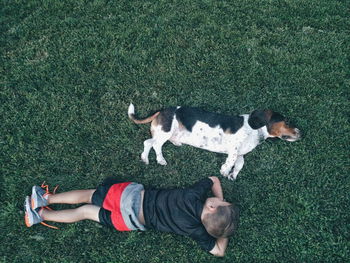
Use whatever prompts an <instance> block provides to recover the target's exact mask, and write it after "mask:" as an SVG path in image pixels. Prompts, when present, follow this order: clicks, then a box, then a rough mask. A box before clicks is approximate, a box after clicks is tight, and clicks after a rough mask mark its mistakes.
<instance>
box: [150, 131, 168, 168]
mask: <svg viewBox="0 0 350 263" xmlns="http://www.w3.org/2000/svg"><path fill="white" fill-rule="evenodd" d="M166 135H168V136H166ZM169 138H170V134H169V133H163V134H162V136H159V137H157V139H156V140H155V142H154V144H153V149H154V151H155V152H156V155H157V162H158V163H159V164H160V165H167V162H166V160H165V159H164V157H163V153H162V146H163V144H164V143H165V142H166V141H167V140H168V139H169Z"/></svg>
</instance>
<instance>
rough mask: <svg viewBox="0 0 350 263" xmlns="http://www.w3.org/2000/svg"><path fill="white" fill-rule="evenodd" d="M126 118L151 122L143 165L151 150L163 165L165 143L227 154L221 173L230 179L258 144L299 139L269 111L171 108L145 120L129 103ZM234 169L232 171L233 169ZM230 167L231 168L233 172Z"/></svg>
mask: <svg viewBox="0 0 350 263" xmlns="http://www.w3.org/2000/svg"><path fill="white" fill-rule="evenodd" d="M128 115H129V117H130V119H132V120H133V121H134V122H135V123H137V124H143V123H148V122H152V123H151V134H152V138H151V139H148V140H145V141H144V143H143V144H144V150H143V152H142V154H141V159H142V161H143V162H145V163H146V164H148V163H149V161H148V154H149V152H150V150H151V148H152V147H153V149H154V151H155V152H156V155H157V162H158V163H159V164H161V165H166V164H167V162H166V161H165V159H164V157H163V154H162V146H163V144H164V143H165V142H166V141H168V140H169V141H171V142H172V143H173V144H175V145H178V146H180V145H182V144H188V145H192V146H194V147H197V148H201V149H205V150H208V151H212V152H218V153H225V154H227V155H228V157H227V159H226V162H225V163H224V164H223V165H222V166H221V169H220V173H221V174H222V175H223V176H225V177H228V178H229V179H231V180H234V179H236V177H237V174H238V173H239V171H240V170H241V169H242V167H243V164H244V158H243V156H244V155H245V154H246V153H248V152H250V151H252V150H253V149H254V148H255V147H256V146H257V145H258V144H259V143H260V142H261V141H263V140H265V139H267V138H271V137H278V138H281V139H283V140H287V141H291V142H294V141H296V140H298V139H299V138H300V132H299V130H298V129H297V128H293V127H290V126H289V125H287V123H286V120H285V118H284V117H283V116H282V115H281V114H279V113H276V112H273V111H271V110H255V111H253V112H252V113H251V114H243V115H239V116H227V115H223V114H217V113H211V112H207V111H203V110H201V109H198V108H192V107H170V108H167V109H164V110H161V111H158V112H156V113H155V114H153V115H151V116H149V117H147V118H145V119H137V118H135V108H134V105H133V104H130V106H129V110H128ZM233 167H234V168H233ZM232 168H233V169H232Z"/></svg>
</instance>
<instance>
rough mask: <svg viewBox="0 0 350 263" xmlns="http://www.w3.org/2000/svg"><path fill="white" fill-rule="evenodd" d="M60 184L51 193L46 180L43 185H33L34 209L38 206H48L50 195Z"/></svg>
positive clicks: (32, 198)
mask: <svg viewBox="0 0 350 263" xmlns="http://www.w3.org/2000/svg"><path fill="white" fill-rule="evenodd" d="M57 188H58V186H56V187H55V189H54V190H53V191H52V193H50V191H49V186H48V185H47V184H45V182H43V183H42V185H41V186H37V185H34V186H33V187H32V195H31V200H32V201H31V202H32V209H36V208H38V207H47V206H48V201H47V199H48V197H49V195H51V194H55V192H56V190H57Z"/></svg>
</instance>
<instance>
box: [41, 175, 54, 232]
mask: <svg viewBox="0 0 350 263" xmlns="http://www.w3.org/2000/svg"><path fill="white" fill-rule="evenodd" d="M41 188H43V189H45V195H49V194H55V193H56V190H57V188H58V185H56V187H55V188H54V189H53V191H52V192H50V190H49V185H48V184H45V181H44V182H43V183H42V184H41ZM43 209H47V210H53V209H52V208H50V207H48V206H44V207H42V208H41V209H40V212H41V211H42V210H43ZM40 212H39V213H40ZM40 224H42V225H43V226H47V227H49V228H53V229H58V227H56V226H51V225H49V224H46V223H45V222H40Z"/></svg>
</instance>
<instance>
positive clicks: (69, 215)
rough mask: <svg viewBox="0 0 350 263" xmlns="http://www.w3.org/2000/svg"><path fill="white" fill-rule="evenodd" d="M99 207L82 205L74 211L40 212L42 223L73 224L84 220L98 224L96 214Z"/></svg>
mask: <svg viewBox="0 0 350 263" xmlns="http://www.w3.org/2000/svg"><path fill="white" fill-rule="evenodd" d="M99 211H100V207H99V206H96V205H90V204H89V205H83V206H81V207H78V208H75V209H66V210H58V211H54V210H48V209H43V210H41V217H42V219H43V220H44V221H53V222H61V223H73V222H77V221H81V220H85V219H89V220H94V221H96V222H100V221H99V218H98V214H99Z"/></svg>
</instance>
